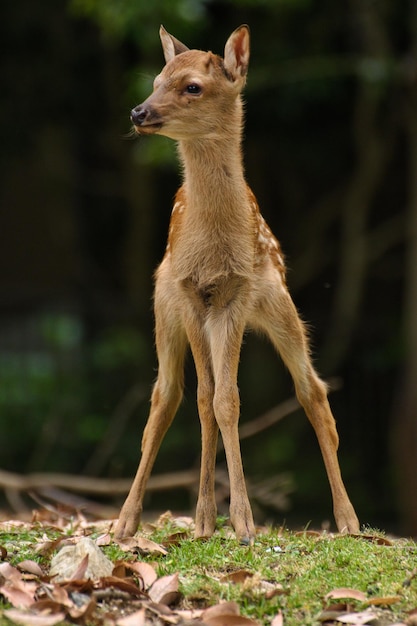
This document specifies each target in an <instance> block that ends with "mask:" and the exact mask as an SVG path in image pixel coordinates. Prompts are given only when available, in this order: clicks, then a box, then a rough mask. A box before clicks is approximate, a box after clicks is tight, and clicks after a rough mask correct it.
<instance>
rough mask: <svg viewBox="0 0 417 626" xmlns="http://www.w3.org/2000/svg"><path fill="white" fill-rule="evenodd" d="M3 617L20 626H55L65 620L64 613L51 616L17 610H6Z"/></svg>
mask: <svg viewBox="0 0 417 626" xmlns="http://www.w3.org/2000/svg"><path fill="white" fill-rule="evenodd" d="M3 615H5V616H6V617H7V618H8V619H9V620H10V621H11V622H13V623H14V624H20V625H21V626H55V624H59V622H63V621H64V619H65V613H54V614H53V615H50V614H46V615H43V614H42V613H32V612H30V611H21V610H19V609H8V610H6V611H3Z"/></svg>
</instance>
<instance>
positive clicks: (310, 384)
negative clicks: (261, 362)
mask: <svg viewBox="0 0 417 626" xmlns="http://www.w3.org/2000/svg"><path fill="white" fill-rule="evenodd" d="M251 326H252V327H254V328H255V329H258V330H261V331H263V332H264V333H265V334H266V335H267V336H268V337H269V338H270V340H271V342H272V343H273V345H274V346H275V348H276V349H277V351H278V352H279V353H280V355H281V357H282V359H283V361H284V363H285V365H286V366H287V367H288V369H289V371H290V373H291V376H292V378H293V381H294V385H295V390H296V394H297V397H298V400H299V402H300V404H301V405H302V407H303V408H304V410H305V412H306V414H307V417H308V419H309V420H310V422H311V424H312V426H313V428H314V430H315V433H316V435H317V439H318V442H319V445H320V449H321V452H322V456H323V460H324V464H325V467H326V471H327V476H328V479H329V483H330V488H331V492H332V496H333V510H334V516H335V520H336V524H337V527H338V529H339V531H341V532H343V531H344V532H347V531H348V532H358V530H359V522H358V518H357V517H356V513H355V510H354V508H353V506H352V504H351V502H350V500H349V497H348V495H347V493H346V489H345V486H344V484H343V481H342V477H341V473H340V467H339V461H338V458H337V448H338V443H339V439H338V434H337V430H336V423H335V420H334V417H333V415H332V412H331V409H330V406H329V403H328V400H327V391H326V386H325V384H324V383H323V381H322V380H320V378H319V377H318V375H317V373H316V372H315V370H314V368H313V365H312V362H311V358H310V353H309V347H308V341H307V337H306V331H305V329H304V325H303V323H302V322H301V320H300V318H299V316H298V313H297V311H296V308H295V306H294V303H293V301H292V299H291V297H290V295H289V293H288V291H287V289H286V287H285V286H284V285H283V284H282V283H281V281H280V280H279V279H278V277H277V281H276V283H269V284H268V283H267V285H266V289H265V292H264V294H263V295H262V296H261V298H260V299H259V302H258V307H257V309H256V314H255V316H253V320H251Z"/></svg>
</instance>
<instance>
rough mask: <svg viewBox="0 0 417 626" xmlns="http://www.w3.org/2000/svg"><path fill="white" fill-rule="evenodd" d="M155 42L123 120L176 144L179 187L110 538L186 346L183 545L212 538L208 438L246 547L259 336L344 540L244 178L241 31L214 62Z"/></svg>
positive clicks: (317, 384)
mask: <svg viewBox="0 0 417 626" xmlns="http://www.w3.org/2000/svg"><path fill="white" fill-rule="evenodd" d="M160 34H161V41H162V45H163V50H164V54H165V59H166V65H165V67H164V69H163V70H162V72H161V74H159V76H157V77H156V79H155V83H154V92H153V93H152V94H151V96H150V97H149V98H148V99H147V100H146V101H145V102H144V103H143V104H142V105H140V106H139V107H136V109H134V111H133V112H132V120H133V122H134V124H135V128H136V131H137V132H138V133H140V134H152V133H159V134H162V135H165V136H167V137H171V138H173V139H175V140H177V141H178V148H179V155H180V159H181V162H182V165H183V169H184V182H183V185H182V187H181V188H180V190H179V191H178V193H177V196H176V198H175V204H174V208H173V211H172V216H171V222H170V228H169V237H168V244H167V248H166V253H165V256H164V258H163V260H162V263H161V265H160V266H159V268H158V270H157V272H156V284H155V319H156V348H157V353H158V361H159V370H158V378H157V381H156V383H155V387H154V390H153V394H152V404H151V410H150V415H149V420H148V423H147V426H146V428H145V431H144V435H143V440H142V457H141V461H140V464H139V468H138V472H137V475H136V478H135V480H134V482H133V485H132V488H131V490H130V493H129V495H128V497H127V499H126V502H125V504H124V506H123V508H122V510H121V513H120V517H119V521H118V524H117V527H116V536H118V537H123V536H126V535H132V534H134V533H135V532H136V529H137V526H138V523H139V520H140V515H141V511H142V501H143V496H144V491H145V487H146V482H147V479H148V477H149V474H150V472H151V469H152V466H153V463H154V460H155V457H156V454H157V452H158V449H159V446H160V443H161V441H162V438H163V436H164V434H165V432H166V430H167V429H168V427H169V425H170V424H171V422H172V420H173V418H174V415H175V412H176V410H177V408H178V405H179V403H180V401H181V398H182V394H183V363H184V356H185V352H186V349H187V346H188V345H190V346H191V351H192V354H193V357H194V361H195V366H196V370H197V376H198V392H197V401H198V410H199V416H200V421H201V431H202V459H201V476H200V490H199V495H198V502H197V512H196V530H195V535H196V537H201V536H209V535H211V534H212V533H213V531H214V528H215V522H216V504H215V496H214V470H215V457H216V445H217V437H218V431H219V429H220V431H221V434H222V437H223V442H224V448H225V453H226V459H227V465H228V470H229V477H230V494H231V497H230V517H231V521H232V524H233V526H234V528H235V532H236V536H237V537H238V538H239V539H240V540H241V541H242V542H244V543H248V542H251V541H252V540H253V537H254V534H255V527H254V522H253V517H252V511H251V507H250V504H249V499H248V496H247V492H246V487H245V480H244V474H243V467H242V461H241V454H240V446H239V435H238V421H239V393H238V387H237V370H238V363H239V355H240V348H241V343H242V338H243V333H244V331H245V329H246V328H247V327H250V328H252V329H254V330H256V331H259V332H262V333H264V334H265V335H267V336H268V337H269V338H270V340H271V342H272V343H273V345H274V346H275V348H276V349H277V351H278V352H279V353H280V354H281V356H282V359H283V361H284V363H285V364H286V365H287V367H288V369H289V370H290V372H291V375H292V377H293V379H294V384H295V388H296V393H297V396H298V398H299V400H300V403H301V404H302V406H303V407H304V409H305V411H306V414H307V416H308V418H309V420H310V421H311V423H312V425H313V427H314V429H315V431H316V434H317V437H318V440H319V444H320V447H321V451H322V454H323V459H324V463H325V466H326V470H327V474H328V478H329V482H330V487H331V490H332V495H333V502H334V514H335V518H336V522H337V526H338V528H339V530H340V531H350V532H356V531H357V530H358V528H359V524H358V520H357V517H356V514H355V511H354V509H353V507H352V505H351V503H350V501H349V498H348V496H347V494H346V491H345V488H344V485H343V482H342V478H341V475H340V469H339V464H338V460H337V446H338V436H337V431H336V426H335V422H334V419H333V416H332V413H331V410H330V407H329V404H328V402H327V397H326V388H325V385H324V383H323V382H322V381H321V380H320V379H319V377H318V376H317V374H316V372H315V371H314V369H313V366H312V363H311V359H310V355H309V348H308V342H307V338H306V333H305V329H304V326H303V324H302V322H301V321H300V319H299V317H298V314H297V312H296V309H295V307H294V304H293V302H292V300H291V297H290V295H289V293H288V290H287V287H286V282H285V266H284V258H283V254H282V251H281V248H280V245H279V243H278V241H277V240H276V239H275V237H274V236H273V235H272V233H271V231H270V230H269V227H268V226H267V224H266V223H265V221H264V219H263V217H262V216H261V214H260V212H259V208H258V205H257V202H256V199H255V196H254V195H253V193H252V192H251V190H250V189H249V187H248V186H247V184H246V182H245V178H244V171H243V165H242V152H241V129H242V119H243V116H242V102H241V97H240V93H241V91H242V89H243V87H244V84H245V80H246V72H247V67H248V61H249V31H248V28H247V27H246V26H241V27H240V28H238V29H237V30H236V31H234V33H232V35H231V36H230V37H229V39H228V41H227V43H226V47H225V55H224V59H222V58H221V57H218V56H216V55H214V54H212V53H211V52H202V51H198V50H188V49H187V48H186V47H185V46H184V44H181V42H179V41H178V40H176V39H175V38H172V37H171V35H169V34H168V33H167V32H166V31H165V30H164V29H162V28H161V31H160ZM190 85H191V86H192V87H190ZM195 90H197V92H195Z"/></svg>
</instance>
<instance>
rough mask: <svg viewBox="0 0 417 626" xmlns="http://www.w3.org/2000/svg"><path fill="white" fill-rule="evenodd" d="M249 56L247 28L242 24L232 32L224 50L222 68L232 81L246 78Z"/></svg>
mask: <svg viewBox="0 0 417 626" xmlns="http://www.w3.org/2000/svg"><path fill="white" fill-rule="evenodd" d="M249 54H250V47H249V26H247V25H246V24H243V25H242V26H239V28H236V30H235V31H233V33H232V34H231V35H230V37H229V39H228V40H227V41H226V45H225V48H224V67H225V70H226V71H227V73H228V74H229V75H230V77H231V78H232V79H233V80H234V81H236V80H242V78H243V79H245V78H246V74H247V71H248V65H249Z"/></svg>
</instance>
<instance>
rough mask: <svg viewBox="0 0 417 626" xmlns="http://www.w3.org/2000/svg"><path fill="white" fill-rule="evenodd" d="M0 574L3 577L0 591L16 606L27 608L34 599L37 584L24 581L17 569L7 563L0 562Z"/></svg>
mask: <svg viewBox="0 0 417 626" xmlns="http://www.w3.org/2000/svg"><path fill="white" fill-rule="evenodd" d="M0 575H1V576H2V578H3V579H4V582H3V584H2V585H1V587H0V593H1V594H2V595H3V596H4V597H5V598H7V600H8V601H9V602H10V604H12V605H13V606H15V607H17V608H21V607H24V608H28V607H29V606H30V605H31V604H32V603H33V602H34V600H35V593H36V589H37V586H38V585H37V584H36V583H34V582H26V581H24V580H23V579H22V574H21V573H20V572H19V570H18V569H16V568H15V567H13V566H12V565H10V564H9V563H1V564H0Z"/></svg>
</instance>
